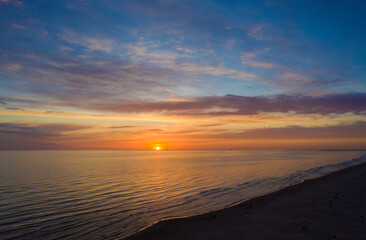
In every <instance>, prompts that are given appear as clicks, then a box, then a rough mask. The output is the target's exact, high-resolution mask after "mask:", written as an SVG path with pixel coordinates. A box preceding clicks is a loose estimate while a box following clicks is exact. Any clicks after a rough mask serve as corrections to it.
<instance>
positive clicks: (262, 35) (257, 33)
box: [248, 24, 273, 40]
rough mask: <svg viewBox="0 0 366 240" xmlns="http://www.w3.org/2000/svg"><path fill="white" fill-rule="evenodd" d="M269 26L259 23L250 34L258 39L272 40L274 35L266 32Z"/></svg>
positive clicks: (252, 28) (250, 30)
mask: <svg viewBox="0 0 366 240" xmlns="http://www.w3.org/2000/svg"><path fill="white" fill-rule="evenodd" d="M268 28H269V26H268V25H266V24H257V25H254V26H252V27H251V28H250V29H249V31H248V35H249V36H251V37H253V38H255V39H256V40H271V39H273V37H271V36H269V35H267V34H266V30H267V29H268Z"/></svg>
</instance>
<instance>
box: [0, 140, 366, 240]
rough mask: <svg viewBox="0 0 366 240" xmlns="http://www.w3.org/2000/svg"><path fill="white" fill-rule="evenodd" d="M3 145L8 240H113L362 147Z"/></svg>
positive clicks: (1, 232) (0, 174)
mask: <svg viewBox="0 0 366 240" xmlns="http://www.w3.org/2000/svg"><path fill="white" fill-rule="evenodd" d="M157 147H160V146H156V148H155V150H154V151H3V152H2V154H1V156H0V164H1V168H0V196H1V198H0V200H1V204H0V212H1V215H0V236H1V237H2V238H3V239H22V238H23V239H40V238H42V239H58V238H62V239H69V238H71V236H72V238H77V239H116V238H120V237H123V236H126V235H128V234H131V233H133V232H136V231H137V230H139V229H140V228H142V227H146V226H148V225H150V224H152V223H153V222H155V221H158V220H160V219H164V218H169V217H181V216H187V215H193V214H197V213H203V212H208V211H212V210H215V209H219V208H223V207H225V206H228V205H231V204H234V203H237V202H240V201H242V200H245V199H248V198H251V197H254V196H257V195H262V194H265V193H268V192H271V191H273V190H276V189H279V188H282V187H285V186H288V185H291V184H294V183H297V182H299V181H301V180H303V179H306V178H311V177H316V176H319V175H322V174H326V173H328V172H331V171H335V170H337V169H340V168H343V167H346V166H348V165H351V164H355V163H358V162H360V161H363V160H362V159H361V160H360V159H359V160H353V161H348V160H351V159H356V158H358V157H360V156H361V155H362V154H365V152H361V151H259V150H257V151H172V150H163V149H162V148H160V149H161V150H160V151H157V150H158V149H157Z"/></svg>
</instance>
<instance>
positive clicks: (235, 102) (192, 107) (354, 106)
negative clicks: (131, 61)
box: [74, 93, 366, 115]
mask: <svg viewBox="0 0 366 240" xmlns="http://www.w3.org/2000/svg"><path fill="white" fill-rule="evenodd" d="M90 103H92V104H90ZM74 106H75V107H79V108H87V109H93V110H99V111H107V112H108V111H111V112H120V113H144V112H145V113H146V112H160V113H163V114H181V115H256V114H261V113H288V112H295V113H299V114H324V115H326V114H345V113H353V114H360V115H364V114H365V113H366V94H365V93H347V94H334V95H325V96H318V97H311V96H290V95H278V96H273V97H246V96H236V95H226V96H208V97H198V98H193V99H191V101H186V100H185V101H174V102H171V101H167V102H165V101H155V102H147V101H135V102H101V101H98V102H89V104H78V105H74Z"/></svg>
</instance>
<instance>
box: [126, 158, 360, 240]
mask: <svg viewBox="0 0 366 240" xmlns="http://www.w3.org/2000/svg"><path fill="white" fill-rule="evenodd" d="M125 239H126V240H134V239H147V240H148V239H159V240H164V239H172V240H179V239H187V240H188V239H189V240H195V239H271V240H275V239H312V240H314V239H366V164H365V163H364V164H360V165H357V166H353V167H350V168H347V169H344V170H341V171H338V172H334V173H331V174H329V175H327V176H324V177H320V178H316V179H312V180H307V181H305V182H303V183H300V184H297V185H294V186H291V187H287V188H284V189H282V190H279V191H277V192H274V193H271V194H268V195H265V196H261V197H257V198H254V199H251V200H249V201H246V202H243V203H241V204H238V205H235V206H232V207H229V208H225V209H221V210H218V211H214V212H210V213H205V214H201V215H196V216H192V217H187V218H177V219H169V220H164V221H160V222H158V223H156V224H154V225H153V226H151V227H149V228H146V229H144V230H142V231H140V232H138V233H136V234H134V235H131V236H129V237H127V238H125Z"/></svg>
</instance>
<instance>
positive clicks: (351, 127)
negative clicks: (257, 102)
mask: <svg viewBox="0 0 366 240" xmlns="http://www.w3.org/2000/svg"><path fill="white" fill-rule="evenodd" d="M210 137H211V138H221V139H252V140H254V139H337V138H338V139H349V138H353V139H360V138H366V122H365V121H358V122H354V123H350V124H340V125H335V126H322V127H302V126H288V127H283V128H257V129H252V130H247V131H242V132H236V133H222V134H212V135H210Z"/></svg>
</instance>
